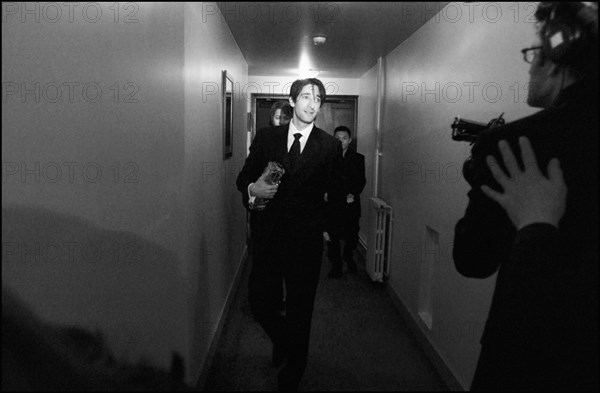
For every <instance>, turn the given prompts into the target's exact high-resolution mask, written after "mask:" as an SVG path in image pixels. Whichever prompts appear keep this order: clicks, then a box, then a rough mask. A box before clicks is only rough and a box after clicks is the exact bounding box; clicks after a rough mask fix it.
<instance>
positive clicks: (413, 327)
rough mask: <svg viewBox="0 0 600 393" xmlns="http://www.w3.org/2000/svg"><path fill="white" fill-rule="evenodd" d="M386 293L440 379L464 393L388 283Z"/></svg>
mask: <svg viewBox="0 0 600 393" xmlns="http://www.w3.org/2000/svg"><path fill="white" fill-rule="evenodd" d="M384 288H385V291H386V292H387V293H388V295H389V296H390V298H391V299H392V302H393V303H394V305H395V306H396V309H398V311H399V312H400V315H401V316H402V319H403V320H404V322H405V323H406V325H407V326H408V328H409V329H410V331H411V333H412V334H413V336H414V337H415V339H416V340H417V342H418V343H419V345H420V346H421V348H423V350H424V352H425V354H426V355H427V357H428V358H429V361H430V362H431V364H433V367H435V369H436V371H437V372H438V373H439V374H440V377H441V378H442V380H443V381H444V383H445V384H446V386H447V387H448V389H449V390H451V391H455V392H463V391H465V390H467V389H465V388H464V387H463V386H462V384H461V383H460V382H459V381H458V379H457V378H456V376H455V375H454V373H453V372H452V370H450V368H449V367H448V365H447V364H446V362H445V361H444V359H442V357H441V356H440V354H439V353H438V351H437V350H436V349H435V347H434V346H433V344H432V343H431V341H429V338H428V337H427V336H426V335H425V333H423V331H422V330H421V328H420V327H419V325H418V324H417V322H416V321H415V319H414V318H413V317H412V315H411V313H410V312H409V311H408V309H407V308H406V306H405V304H404V302H403V301H402V299H400V297H399V296H398V295H397V294H396V292H395V291H394V289H393V288H392V287H391V286H390V285H389V284H388V283H387V282H385V283H384Z"/></svg>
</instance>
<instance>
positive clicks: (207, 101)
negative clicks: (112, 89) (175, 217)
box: [185, 3, 248, 377]
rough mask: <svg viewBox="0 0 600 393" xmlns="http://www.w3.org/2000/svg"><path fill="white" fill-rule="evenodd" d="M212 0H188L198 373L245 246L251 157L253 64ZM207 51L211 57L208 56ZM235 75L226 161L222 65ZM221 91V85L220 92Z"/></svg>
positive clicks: (188, 147)
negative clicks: (242, 186) (243, 187)
mask: <svg viewBox="0 0 600 393" xmlns="http://www.w3.org/2000/svg"><path fill="white" fill-rule="evenodd" d="M217 11H218V7H217V6H216V4H214V3H185V75H186V76H185V152H186V153H185V157H186V175H185V179H186V180H185V184H186V191H185V195H186V201H187V203H186V206H187V210H186V217H187V224H188V227H187V228H188V230H187V232H186V237H187V241H188V247H186V252H187V258H188V260H190V262H191V264H190V266H189V268H190V270H189V277H190V279H191V281H190V290H191V292H190V293H191V294H192V296H191V300H192V301H191V302H190V305H189V306H190V310H189V311H190V314H191V315H192V318H191V319H190V321H189V324H190V325H189V326H190V329H191V334H192V345H191V348H190V359H191V362H192V363H191V364H192V372H193V373H195V376H196V377H198V373H200V371H201V369H202V366H203V365H204V362H205V360H206V354H207V351H208V349H209V345H210V344H211V341H212V339H213V337H214V334H215V332H216V329H217V326H218V324H219V321H220V319H221V317H223V315H222V313H223V308H224V306H225V301H226V300H227V296H228V295H229V293H230V291H231V290H232V287H231V286H232V283H233V279H234V277H235V274H236V272H237V270H238V268H239V267H240V262H241V258H242V255H243V253H244V248H245V234H246V232H245V231H246V213H245V209H244V208H243V206H242V199H241V195H240V193H239V192H238V191H237V189H236V186H235V180H236V178H237V174H238V173H239V171H240V170H241V168H242V167H243V165H244V161H245V159H246V102H245V100H244V99H243V97H242V94H241V91H240V86H244V85H246V83H247V78H248V65H247V63H246V61H245V60H244V57H243V56H242V53H241V51H240V49H239V47H238V46H237V44H236V42H235V40H234V39H233V36H232V34H231V32H230V30H229V28H228V27H227V24H226V23H225V22H224V21H223V19H222V17H221V14H220V11H218V12H217ZM207 53H210V54H211V55H210V56H207ZM222 70H227V72H228V73H229V74H230V75H231V76H232V77H233V80H234V84H235V86H234V88H235V94H236V95H235V96H234V116H235V119H234V135H233V156H232V157H231V158H229V159H227V160H226V161H224V160H223V131H222V119H221V91H222V90H221V88H220V86H221V71H222ZM215 89H216V90H215Z"/></svg>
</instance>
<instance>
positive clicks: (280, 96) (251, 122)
mask: <svg viewBox="0 0 600 393" xmlns="http://www.w3.org/2000/svg"><path fill="white" fill-rule="evenodd" d="M259 98H270V99H277V100H287V99H288V98H289V95H287V94H269V93H252V94H251V95H250V114H249V115H248V117H249V119H248V120H249V121H248V123H249V131H250V142H251V141H252V139H254V135H256V100H257V99H259ZM336 100H340V101H341V100H344V101H349V100H351V101H354V124H353V128H352V130H353V131H354V135H353V136H352V139H355V140H356V144H357V146H358V129H357V127H358V96H355V95H330V96H327V98H326V100H325V101H326V102H332V101H336Z"/></svg>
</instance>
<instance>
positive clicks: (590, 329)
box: [453, 84, 599, 390]
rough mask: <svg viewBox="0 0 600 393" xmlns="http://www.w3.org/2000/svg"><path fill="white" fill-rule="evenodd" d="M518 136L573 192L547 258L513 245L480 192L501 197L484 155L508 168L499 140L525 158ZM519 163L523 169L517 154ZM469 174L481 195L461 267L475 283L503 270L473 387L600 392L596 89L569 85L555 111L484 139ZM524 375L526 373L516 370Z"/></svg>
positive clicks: (461, 236) (469, 221)
mask: <svg viewBox="0 0 600 393" xmlns="http://www.w3.org/2000/svg"><path fill="white" fill-rule="evenodd" d="M520 135H525V136H527V137H528V138H529V140H530V141H531V145H532V147H533V149H534V151H535V153H536V158H537V160H538V165H539V167H540V169H541V170H542V171H543V172H544V173H545V172H546V168H547V166H548V162H549V160H550V159H551V158H553V157H556V158H558V159H559V160H560V164H561V168H562V170H563V174H564V177H565V182H566V184H567V187H568V193H567V204H566V212H565V215H564V217H563V218H562V219H561V221H560V225H559V231H558V233H557V234H556V236H555V239H554V240H553V242H552V246H553V248H552V251H551V250H544V248H547V247H548V244H549V243H548V242H546V245H542V243H540V242H537V243H536V242H531V241H530V240H528V242H527V244H530V245H531V244H532V245H534V246H535V247H537V248H532V247H531V246H529V249H528V250H524V249H523V246H520V245H519V243H517V244H515V241H519V239H518V238H516V236H515V235H516V231H515V227H514V226H513V225H512V223H511V221H510V220H509V218H508V216H507V214H506V212H505V211H504V209H502V207H500V205H498V204H497V203H496V202H494V201H493V200H491V199H490V198H488V197H487V196H486V195H485V194H483V192H482V191H481V189H480V186H481V185H482V184H488V185H490V186H491V187H492V188H495V189H497V190H501V187H500V186H499V185H498V183H497V182H496V181H495V180H494V179H493V177H492V175H491V172H490V171H489V169H488V167H487V164H486V161H485V160H486V156H487V155H488V154H491V155H494V156H495V157H496V159H497V160H498V161H499V162H502V158H501V155H500V153H499V151H498V147H497V143H498V141H499V140H501V139H505V140H507V141H508V142H509V143H510V144H511V147H512V149H513V151H516V152H518V151H519V147H518V137H519V136H520ZM517 157H518V159H519V160H521V158H520V155H519V154H518V153H517ZM463 171H464V174H465V177H466V178H467V180H468V181H469V183H470V184H471V186H473V188H472V189H471V190H470V191H469V205H468V207H467V210H466V212H465V215H464V217H463V218H462V219H460V220H459V222H458V223H457V224H456V228H455V237H454V250H453V255H454V263H455V265H456V268H457V270H458V271H459V272H460V273H461V274H463V275H465V276H468V277H477V278H484V277H489V276H490V275H492V274H494V273H495V272H496V271H498V276H497V279H496V288H495V291H494V295H493V299H492V305H491V308H490V311H489V316H488V320H487V322H486V325H485V330H484V333H483V336H482V338H481V343H482V354H481V358H480V363H481V361H482V360H481V359H483V362H484V363H481V364H480V368H481V369H480V368H478V372H477V373H476V378H475V379H476V381H475V382H477V383H481V384H485V383H486V381H488V382H487V383H489V384H492V385H493V384H494V383H495V382H494V380H496V381H499V380H502V378H501V377H500V375H504V377H503V380H505V383H507V384H511V385H510V386H509V387H522V388H526V387H527V386H529V385H528V384H532V385H536V386H537V388H540V389H541V388H548V389H557V388H560V389H562V388H565V386H564V384H566V385H567V387H569V386H570V387H576V386H580V385H579V384H582V386H588V387H589V384H592V385H593V384H594V379H595V386H596V387H597V384H598V368H597V367H598V352H597V345H598V242H597V240H596V239H597V237H598V198H599V196H598V98H597V90H596V89H595V88H589V86H585V84H577V85H574V86H571V87H569V88H567V89H566V90H565V91H563V93H562V94H561V96H560V97H559V100H558V102H557V104H556V105H555V106H554V107H552V108H550V109H547V110H543V111H540V112H538V113H536V114H534V115H532V116H528V117H526V118H523V119H520V120H518V121H515V122H513V123H509V124H506V125H505V126H503V127H498V128H494V129H491V130H488V131H486V132H484V133H482V135H481V136H480V137H479V140H478V141H477V143H476V144H475V145H474V147H473V149H472V159H471V160H470V161H467V164H466V165H465V168H464V169H463ZM524 180H525V181H526V179H524ZM536 244H537V246H536ZM548 254H551V255H552V258H550V257H548V256H547V255H548ZM524 255H526V256H525V257H524ZM544 255H546V257H544ZM592 348H593V349H592ZM511 351H512V352H511ZM488 362H489V363H488ZM525 365H526V366H525ZM524 367H525V368H526V370H525V371H526V372H525V373H522V372H520V371H519V370H518V369H519V368H524ZM594 367H596V368H594ZM590 370H595V371H590ZM479 375H481V378H479ZM492 375H496V376H497V377H490V376H492ZM511 375H512V376H511ZM515 375H521V377H518V376H515ZM475 382H474V383H475ZM494 386H495V387H496V388H497V389H499V390H502V389H503V387H498V386H496V385H494ZM478 388H484V386H483V385H479V386H478ZM575 389H576V390H577V388H575Z"/></svg>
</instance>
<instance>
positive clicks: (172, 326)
mask: <svg viewBox="0 0 600 393" xmlns="http://www.w3.org/2000/svg"><path fill="white" fill-rule="evenodd" d="M115 4H117V5H118V7H120V8H119V13H118V14H117V13H116V8H115V7H114V5H115ZM132 4H133V5H131V4H129V5H128V4H126V3H114V4H113V3H89V5H88V3H86V4H79V5H74V6H73V8H72V9H71V14H70V13H69V7H68V6H66V5H64V4H62V3H51V5H50V6H47V5H44V4H40V3H28V4H27V5H25V4H24V3H11V5H5V4H3V18H5V19H6V20H3V23H2V81H3V93H4V94H3V102H2V155H3V158H2V161H3V169H2V171H3V172H2V175H3V184H2V210H3V215H2V237H3V244H2V278H3V280H2V283H3V287H4V286H8V287H10V288H12V290H13V291H14V292H15V293H16V294H17V295H18V296H20V297H22V298H23V299H24V300H25V302H26V303H27V304H29V305H30V306H31V307H32V308H33V310H34V311H35V312H36V313H37V314H39V315H40V316H41V317H42V318H44V319H46V320H49V321H52V322H56V323H60V324H74V325H79V326H83V327H87V328H91V329H95V328H98V329H100V330H101V331H102V332H104V333H105V335H106V337H107V339H108V343H109V345H110V346H111V348H112V349H113V350H114V351H115V352H116V353H117V355H119V356H120V355H124V356H127V358H129V359H130V360H133V361H135V360H138V359H139V358H140V357H142V356H144V357H146V358H148V359H149V360H151V361H153V362H154V363H155V364H157V365H158V366H160V367H165V368H166V367H168V366H169V364H170V360H171V351H173V350H176V351H178V352H179V353H180V354H181V355H183V356H184V358H185V359H186V362H187V368H186V371H187V376H188V378H187V379H188V382H189V383H193V382H195V379H196V377H197V376H198V374H199V372H200V369H201V367H202V365H203V364H204V361H205V359H206V355H207V350H208V345H209V343H210V342H211V341H212V338H213V337H214V333H215V330H216V328H217V325H218V321H219V318H220V316H221V312H222V310H223V307H224V305H225V300H226V297H227V295H228V293H229V291H230V288H231V285H232V283H233V279H234V276H235V273H236V272H237V270H238V268H239V266H240V260H241V258H242V255H243V252H244V248H245V242H244V239H245V237H244V231H245V214H244V212H243V208H242V206H241V201H240V198H239V195H238V194H237V192H236V191H235V174H236V173H237V171H238V170H239V165H240V163H243V158H244V156H245V155H244V150H245V134H244V132H245V130H244V126H245V118H246V115H245V104H244V103H243V101H238V102H236V104H235V121H234V123H235V130H236V132H237V133H236V135H234V139H233V141H234V155H233V158H231V159H230V160H228V161H227V162H223V161H222V131H221V116H220V113H221V112H220V111H221V101H220V98H219V97H220V95H219V94H217V95H212V96H206V97H203V95H202V88H203V86H208V84H210V83H218V84H220V78H221V70H222V69H227V70H228V71H230V72H231V73H232V75H233V76H234V77H235V78H236V82H241V83H245V82H246V80H247V64H246V62H245V60H244V58H243V56H242V54H241V52H240V50H239V48H238V47H237V45H236V44H235V41H234V40H233V38H232V36H231V33H230V32H229V29H228V28H227V26H226V25H225V24H224V23H222V22H221V18H220V15H218V14H215V13H214V12H213V8H211V12H210V13H209V12H205V11H206V10H207V7H214V9H217V8H216V4H214V3H204V4H191V3H190V4H183V3H132ZM5 7H7V8H5ZM24 7H27V10H28V11H27V12H25V8H24ZM36 7H37V8H36ZM57 7H59V8H60V9H61V12H62V14H56V11H57ZM5 11H6V12H5ZM36 18H39V20H36ZM206 53H211V54H212V56H210V59H209V58H208V57H209V56H206ZM24 89H27V91H25V90H24ZM99 89H100V90H99ZM59 91H60V92H61V95H60V96H57V93H58V92H59ZM58 170H60V172H57V171H58ZM209 277H210V279H209Z"/></svg>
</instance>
